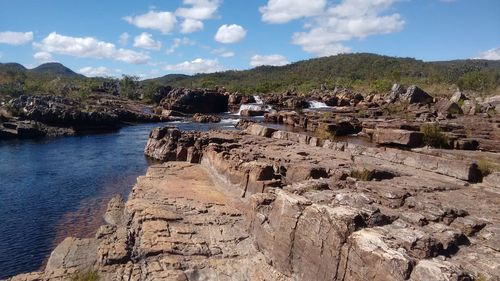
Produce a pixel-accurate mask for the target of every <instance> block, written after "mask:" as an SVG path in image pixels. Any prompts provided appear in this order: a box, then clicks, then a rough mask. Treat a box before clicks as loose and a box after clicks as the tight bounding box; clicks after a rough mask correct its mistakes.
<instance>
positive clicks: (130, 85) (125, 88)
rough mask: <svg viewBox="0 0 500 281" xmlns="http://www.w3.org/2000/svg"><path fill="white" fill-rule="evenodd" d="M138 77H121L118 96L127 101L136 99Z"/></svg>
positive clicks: (137, 95)
mask: <svg viewBox="0 0 500 281" xmlns="http://www.w3.org/2000/svg"><path fill="white" fill-rule="evenodd" d="M138 88H139V77H137V76H130V75H123V76H122V78H121V79H120V82H119V90H118V92H119V93H120V96H122V97H125V98H128V99H138V98H139V93H138Z"/></svg>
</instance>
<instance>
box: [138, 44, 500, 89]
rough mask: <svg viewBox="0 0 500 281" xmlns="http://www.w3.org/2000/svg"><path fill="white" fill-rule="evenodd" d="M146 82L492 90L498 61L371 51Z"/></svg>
mask: <svg viewBox="0 0 500 281" xmlns="http://www.w3.org/2000/svg"><path fill="white" fill-rule="evenodd" d="M145 82H146V83H148V82H150V83H151V82H152V83H158V84H162V85H171V86H182V87H212V86H216V85H218V86H224V87H226V88H227V89H228V90H231V91H240V92H247V93H251V92H263V93H266V92H272V91H283V90H287V89H297V90H299V91H307V90H310V89H314V88H319V87H320V86H321V85H322V84H324V85H327V86H333V85H339V86H344V87H349V88H355V89H362V90H370V91H385V90H387V88H388V87H390V86H391V85H392V83H396V82H399V83H403V84H410V83H415V84H419V85H422V86H424V87H425V86H427V87H437V88H446V87H449V86H451V85H456V86H459V87H460V88H462V89H464V90H475V91H481V92H492V91H493V92H494V91H497V88H499V85H500V61H489V60H454V61H440V62H424V61H421V60H416V59H413V58H397V57H389V56H381V55H375V54H367V53H360V54H342V55H336V56H330V57H323V58H315V59H310V60H304V61H299V62H296V63H293V64H289V65H285V66H260V67H257V68H254V69H250V70H243V71H225V72H218V73H212V74H197V75H193V76H179V75H171V74H170V75H166V76H163V77H159V78H156V79H150V80H146V81H145Z"/></svg>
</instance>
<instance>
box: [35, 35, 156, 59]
mask: <svg viewBox="0 0 500 281" xmlns="http://www.w3.org/2000/svg"><path fill="white" fill-rule="evenodd" d="M33 46H34V47H35V48H36V49H37V50H39V51H40V52H45V53H50V54H62V55H69V56H75V57H82V58H98V59H113V60H118V61H123V62H126V63H133V64H142V63H146V62H147V61H148V60H149V59H150V57H149V56H148V55H147V54H144V53H142V52H136V51H133V50H128V49H122V48H116V46H115V45H114V44H112V43H108V42H104V41H99V40H97V39H95V38H93V37H70V36H64V35H60V34H57V33H56V32H52V33H50V34H49V35H48V36H47V37H45V38H44V39H43V40H42V41H41V42H39V43H34V44H33Z"/></svg>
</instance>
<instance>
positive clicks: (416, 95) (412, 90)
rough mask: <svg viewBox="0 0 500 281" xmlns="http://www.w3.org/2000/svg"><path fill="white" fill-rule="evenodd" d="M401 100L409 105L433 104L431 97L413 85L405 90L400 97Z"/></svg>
mask: <svg viewBox="0 0 500 281" xmlns="http://www.w3.org/2000/svg"><path fill="white" fill-rule="evenodd" d="M402 99H403V100H405V101H408V102H409V103H410V104H412V103H418V104H429V103H432V102H433V97H432V96H430V95H429V94H428V93H426V92H425V91H424V90H422V89H420V88H419V87H417V86H415V85H412V86H410V87H409V88H408V90H406V93H405V94H404V95H402Z"/></svg>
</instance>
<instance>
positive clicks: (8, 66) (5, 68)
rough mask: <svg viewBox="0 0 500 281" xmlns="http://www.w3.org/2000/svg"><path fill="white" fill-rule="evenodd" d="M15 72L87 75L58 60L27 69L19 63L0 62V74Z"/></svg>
mask: <svg viewBox="0 0 500 281" xmlns="http://www.w3.org/2000/svg"><path fill="white" fill-rule="evenodd" d="M14 72H15V73H18V74H22V75H27V76H38V77H40V76H41V77H47V78H52V77H54V78H55V77H62V78H85V76H83V75H81V74H78V73H76V72H74V71H73V70H71V69H69V68H68V67H66V66H64V65H62V64H60V63H57V62H51V63H44V64H41V65H39V66H37V67H35V68H33V69H27V68H26V67H24V66H22V65H21V64H19V63H0V76H2V75H7V73H14Z"/></svg>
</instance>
